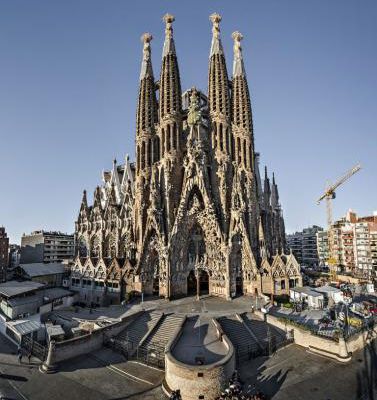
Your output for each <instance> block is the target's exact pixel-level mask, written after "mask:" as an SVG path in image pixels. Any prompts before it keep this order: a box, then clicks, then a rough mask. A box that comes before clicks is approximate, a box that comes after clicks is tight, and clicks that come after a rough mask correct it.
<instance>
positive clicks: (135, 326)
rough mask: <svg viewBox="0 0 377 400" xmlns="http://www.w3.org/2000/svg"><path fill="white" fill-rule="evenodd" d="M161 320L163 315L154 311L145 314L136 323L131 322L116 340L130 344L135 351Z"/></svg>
mask: <svg viewBox="0 0 377 400" xmlns="http://www.w3.org/2000/svg"><path fill="white" fill-rule="evenodd" d="M159 318H161V313H158V312H153V311H152V312H144V313H143V314H141V315H140V316H139V317H138V318H136V320H135V321H133V322H131V324H130V325H128V326H127V328H126V329H125V330H123V331H122V332H121V333H119V334H118V335H117V336H116V337H115V339H116V340H117V341H119V342H127V343H130V344H131V347H132V348H133V349H134V348H136V347H137V346H138V345H139V343H140V341H141V339H142V338H143V337H144V336H145V335H146V334H147V333H148V332H149V331H150V329H152V328H153V326H154V325H155V324H156V323H157V321H158V319H159Z"/></svg>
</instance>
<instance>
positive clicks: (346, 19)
mask: <svg viewBox="0 0 377 400" xmlns="http://www.w3.org/2000/svg"><path fill="white" fill-rule="evenodd" d="M214 11H217V12H219V13H220V14H222V16H223V22H222V24H221V31H222V39H223V44H224V47H225V51H226V56H227V62H228V72H231V63H232V40H231V38H230V35H231V33H232V32H233V31H234V30H239V31H241V32H242V33H243V35H244V41H243V50H244V58H245V63H246V70H247V74H248V79H249V86H250V90H251V95H252V107H253V113H254V128H255V143H256V150H257V151H259V152H260V153H261V162H262V164H263V165H264V164H267V165H268V167H269V170H270V171H272V170H274V171H275V174H276V178H277V182H278V184H279V188H280V197H281V202H282V206H283V208H284V214H285V218H286V227H287V231H293V230H296V229H301V228H303V227H304V226H307V225H308V224H324V223H325V207H324V205H323V206H317V205H316V203H315V200H316V199H317V198H318V196H319V195H320V194H321V192H322V190H323V189H324V186H325V183H326V180H327V179H335V178H336V177H337V176H339V175H341V174H342V173H343V172H344V171H346V170H347V169H348V168H350V167H351V166H352V165H353V164H355V163H356V162H358V161H360V162H361V163H362V165H363V169H362V171H361V172H359V173H358V174H357V175H355V176H354V177H353V178H352V180H350V181H349V182H348V183H346V184H345V185H344V186H343V187H342V188H341V189H339V191H338V196H337V199H336V201H335V204H334V215H335V216H336V217H339V216H341V215H343V214H344V213H345V212H346V210H347V209H348V208H353V209H354V210H356V211H358V212H359V213H361V214H367V213H371V212H372V211H373V210H375V209H377V201H376V199H377V185H376V170H377V167H376V164H377V161H376V155H377V133H376V131H377V128H376V114H377V73H376V71H377V24H376V21H377V2H376V1H372V0H371V1H368V0H364V1H362V2H358V1H347V0H332V1H328V0H316V1H314V0H313V1H302V0H297V1H296V0H286V1H281V0H276V1H269V0H267V1H255V0H253V1H251V0H244V1H213V0H211V1H210V0H200V1H198V0H191V1H189V2H188V1H168V0H144V1H125V0H111V1H109V0H64V1H57V0H44V1H42V0H0V57H1V60H0V71H1V73H0V161H1V167H0V182H1V195H0V225H5V227H6V229H7V231H8V233H9V234H10V237H11V241H12V242H19V241H20V236H21V235H22V233H23V232H30V231H32V230H36V229H40V228H44V229H56V230H62V231H67V232H72V231H73V230H74V220H75V218H76V216H77V213H78V209H79V206H80V201H81V196H82V190H83V189H84V188H86V189H87V190H88V191H89V193H90V194H91V193H92V192H93V190H94V188H95V186H96V185H97V184H98V183H99V182H100V177H101V171H102V170H103V169H104V168H111V165H112V160H113V158H114V157H115V158H117V159H118V160H119V161H121V160H123V159H124V156H125V154H126V153H129V154H130V156H131V158H134V138H135V109H136V99H137V98H136V96H137V84H138V75H139V69H140V61H141V43H140V36H141V34H142V33H143V32H145V31H148V32H151V33H152V34H153V36H154V40H153V42H152V52H153V67H154V72H155V76H156V77H157V76H158V74H159V70H160V58H161V51H162V42H163V33H164V27H163V23H162V20H161V18H162V16H163V14H165V13H166V12H170V13H172V14H174V15H175V17H176V22H175V24H174V34H175V41H176V48H177V53H178V58H179V64H180V71H181V78H182V87H183V89H187V88H189V87H191V86H194V85H195V86H197V87H198V88H201V89H203V90H206V88H207V67H208V53H209V48H210V38H211V27H210V23H209V20H208V16H209V15H210V14H211V13H212V12H214Z"/></svg>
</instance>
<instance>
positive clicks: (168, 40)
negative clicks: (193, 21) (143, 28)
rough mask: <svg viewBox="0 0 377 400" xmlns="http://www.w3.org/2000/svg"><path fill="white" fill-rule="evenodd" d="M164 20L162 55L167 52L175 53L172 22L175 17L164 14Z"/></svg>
mask: <svg viewBox="0 0 377 400" xmlns="http://www.w3.org/2000/svg"><path fill="white" fill-rule="evenodd" d="M162 20H163V21H164V22H165V42H164V50H163V52H162V57H165V56H166V55H168V54H169V53H172V54H175V46H174V40H173V22H174V21H175V18H174V16H173V15H171V14H165V15H164V16H163V18H162Z"/></svg>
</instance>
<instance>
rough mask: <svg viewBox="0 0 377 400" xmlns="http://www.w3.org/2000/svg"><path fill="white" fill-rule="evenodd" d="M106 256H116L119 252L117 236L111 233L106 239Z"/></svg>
mask: <svg viewBox="0 0 377 400" xmlns="http://www.w3.org/2000/svg"><path fill="white" fill-rule="evenodd" d="M104 253H105V254H104V256H105V257H107V258H114V257H116V256H117V253H118V243H117V239H116V236H115V235H114V234H113V233H111V234H109V235H108V236H107V238H106V240H105V248H104Z"/></svg>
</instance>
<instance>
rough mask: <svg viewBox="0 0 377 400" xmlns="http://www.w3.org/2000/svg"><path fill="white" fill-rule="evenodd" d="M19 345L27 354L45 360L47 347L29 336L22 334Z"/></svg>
mask: <svg viewBox="0 0 377 400" xmlns="http://www.w3.org/2000/svg"><path fill="white" fill-rule="evenodd" d="M21 347H22V349H24V350H25V351H26V353H27V354H31V355H33V356H34V357H37V358H39V359H40V360H41V361H45V359H46V357H47V351H48V350H47V347H46V346H44V345H42V344H40V343H38V342H37V341H36V340H34V339H32V338H30V337H29V336H25V335H24V336H22V340H21Z"/></svg>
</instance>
